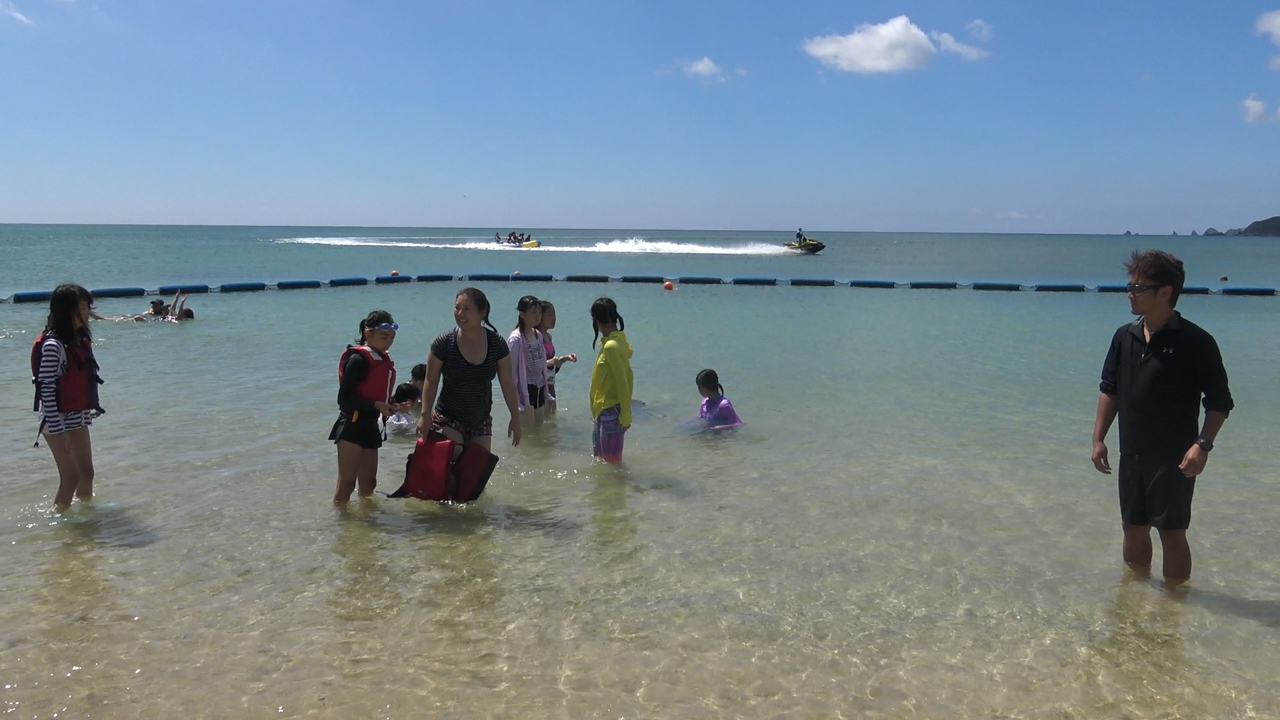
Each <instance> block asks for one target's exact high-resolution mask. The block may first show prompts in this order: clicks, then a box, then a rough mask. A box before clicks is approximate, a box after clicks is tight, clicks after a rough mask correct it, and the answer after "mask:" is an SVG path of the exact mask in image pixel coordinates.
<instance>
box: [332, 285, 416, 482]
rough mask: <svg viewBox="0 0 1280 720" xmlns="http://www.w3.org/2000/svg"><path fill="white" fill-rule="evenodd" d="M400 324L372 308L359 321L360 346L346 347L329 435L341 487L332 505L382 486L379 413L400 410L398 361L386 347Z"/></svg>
mask: <svg viewBox="0 0 1280 720" xmlns="http://www.w3.org/2000/svg"><path fill="white" fill-rule="evenodd" d="M399 329H400V326H399V325H397V324H396V323H395V321H394V320H392V319H391V313H389V312H387V311H386V310H374V311H373V312H371V313H369V315H368V316H367V317H366V318H365V319H363V320H361V321H360V336H359V337H357V338H356V343H358V344H356V345H348V346H347V349H346V350H345V351H344V352H343V353H342V359H341V360H339V361H338V410H339V413H338V420H337V421H336V422H335V423H334V424H333V430H331V431H330V432H329V439H330V440H332V441H333V442H334V443H335V444H336V445H337V446H338V487H337V489H336V490H335V491H334V493H333V504H334V505H345V504H346V503H347V501H348V500H350V499H351V493H352V492H353V491H354V490H356V486H357V484H358V485H359V489H360V497H369V496H370V495H373V490H374V488H375V487H377V485H378V448H380V447H382V439H383V438H382V427H381V424H380V423H379V422H378V419H379V417H381V418H387V417H390V416H391V415H392V414H393V413H395V411H396V410H397V409H398V408H397V407H396V406H395V405H394V404H392V400H391V394H392V393H391V389H392V388H393V387H395V384H396V365H395V363H394V362H393V361H392V360H391V356H390V355H389V354H387V351H388V350H390V349H391V344H392V343H393V342H395V340H396V331H397V330H399Z"/></svg>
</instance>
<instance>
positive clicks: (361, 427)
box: [329, 413, 382, 450]
mask: <svg viewBox="0 0 1280 720" xmlns="http://www.w3.org/2000/svg"><path fill="white" fill-rule="evenodd" d="M329 439H330V440H332V441H334V442H335V443H336V442H338V441H339V440H346V441H347V442H352V443H355V444H357V445H359V446H360V447H362V448H364V449H366V450H377V449H378V448H380V447H382V427H381V426H379V425H378V420H377V416H376V415H375V416H374V419H373V420H366V419H365V418H363V417H361V418H359V419H358V420H357V421H356V422H351V419H350V418H349V417H347V414H346V413H339V414H338V420H337V422H335V423H334V424H333V429H332V430H330V431H329Z"/></svg>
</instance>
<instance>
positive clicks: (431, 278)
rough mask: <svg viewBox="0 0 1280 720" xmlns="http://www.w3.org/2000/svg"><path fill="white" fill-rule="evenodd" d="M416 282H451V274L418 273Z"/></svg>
mask: <svg viewBox="0 0 1280 720" xmlns="http://www.w3.org/2000/svg"><path fill="white" fill-rule="evenodd" d="M418 282H453V276H452V275H419V276H418Z"/></svg>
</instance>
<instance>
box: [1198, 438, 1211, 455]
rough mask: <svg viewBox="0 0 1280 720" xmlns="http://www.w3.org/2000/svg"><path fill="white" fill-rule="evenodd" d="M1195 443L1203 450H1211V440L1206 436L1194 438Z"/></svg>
mask: <svg viewBox="0 0 1280 720" xmlns="http://www.w3.org/2000/svg"><path fill="white" fill-rule="evenodd" d="M1196 444H1197V445H1199V446H1200V449H1201V450H1204V451H1205V452H1212V451H1213V442H1212V441H1211V440H1208V439H1207V438H1202V437H1200V438H1196Z"/></svg>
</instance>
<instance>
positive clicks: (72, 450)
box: [44, 427, 93, 512]
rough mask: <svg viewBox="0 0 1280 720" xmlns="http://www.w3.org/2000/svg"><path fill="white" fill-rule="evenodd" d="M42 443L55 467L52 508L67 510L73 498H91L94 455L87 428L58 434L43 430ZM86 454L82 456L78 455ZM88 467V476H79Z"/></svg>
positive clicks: (58, 510)
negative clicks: (56, 473)
mask: <svg viewBox="0 0 1280 720" xmlns="http://www.w3.org/2000/svg"><path fill="white" fill-rule="evenodd" d="M44 440H45V443H46V444H48V445H49V451H50V452H51V453H53V461H54V464H56V465H57V466H58V492H57V493H56V494H55V495H54V497H53V506H54V510H55V511H57V512H66V510H67V508H70V507H71V501H72V500H73V499H74V498H75V497H79V498H80V499H81V500H88V499H89V498H91V497H93V455H92V453H91V452H89V429H88V428H84V427H82V428H77V429H75V430H67V431H65V432H60V433H44ZM79 453H85V455H86V456H85V458H83V459H81V458H80V457H79V456H78V454H79ZM84 468H87V477H82V472H84Z"/></svg>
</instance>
